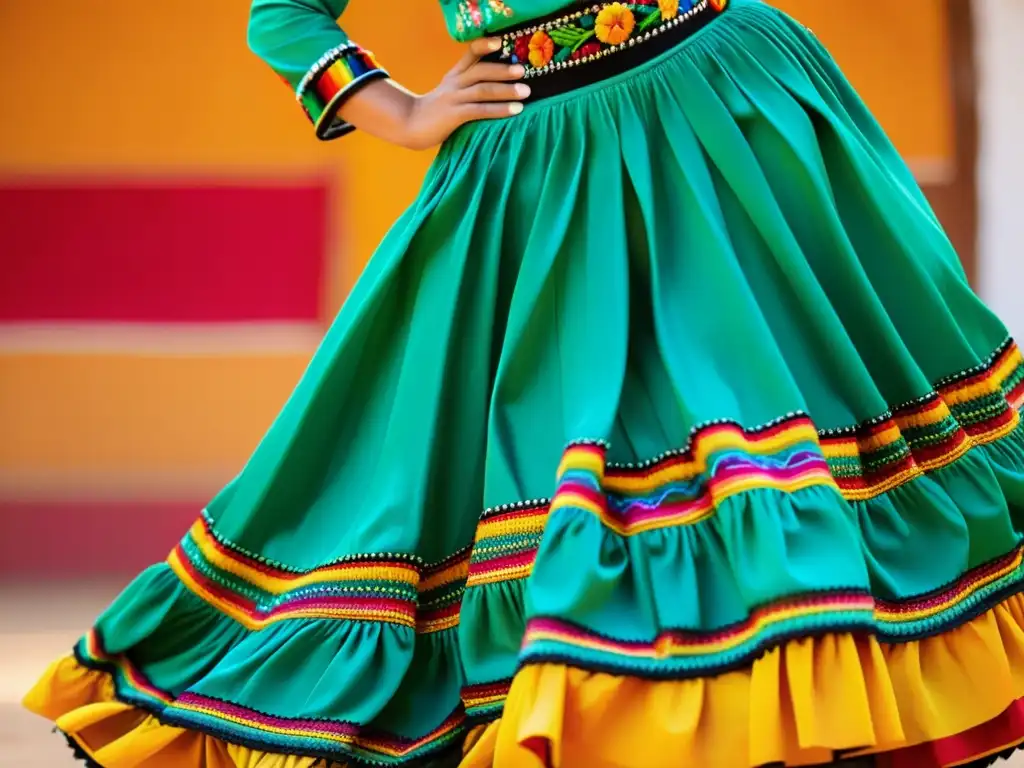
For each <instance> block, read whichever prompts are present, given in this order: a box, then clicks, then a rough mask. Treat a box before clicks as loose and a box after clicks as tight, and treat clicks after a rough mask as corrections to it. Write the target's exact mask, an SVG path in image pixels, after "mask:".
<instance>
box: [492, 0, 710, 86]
mask: <svg viewBox="0 0 1024 768" xmlns="http://www.w3.org/2000/svg"><path fill="white" fill-rule="evenodd" d="M727 4H728V0H637V1H636V2H601V3H595V4H593V5H590V6H587V7H585V8H581V9H579V10H577V11H573V12H572V13H568V14H565V15H562V16H558V17H557V18H554V19H552V20H550V21H545V22H543V23H541V24H536V25H532V26H529V27H525V28H523V29H517V30H515V31H512V32H509V33H506V34H505V35H503V36H502V58H503V59H506V60H508V61H511V62H512V63H514V64H521V65H522V66H523V67H525V68H526V74H525V76H524V77H526V78H531V77H537V76H539V75H545V74H548V73H550V72H555V71H557V70H560V69H565V68H566V67H575V66H577V65H579V64H587V63H590V62H593V61H597V60H598V59H601V58H604V57H605V56H609V55H611V54H613V53H617V52H619V51H622V50H625V49H626V48H632V47H634V46H636V45H640V44H643V43H645V42H647V41H649V40H651V39H652V38H654V37H657V36H658V35H660V34H662V33H664V32H667V31H668V30H670V29H672V28H673V27H676V26H677V25H679V24H685V23H686V22H688V21H690V20H691V19H692V18H693V17H695V16H697V15H698V14H701V13H706V12H714V13H720V12H721V11H723V10H725V7H726V5H727Z"/></svg>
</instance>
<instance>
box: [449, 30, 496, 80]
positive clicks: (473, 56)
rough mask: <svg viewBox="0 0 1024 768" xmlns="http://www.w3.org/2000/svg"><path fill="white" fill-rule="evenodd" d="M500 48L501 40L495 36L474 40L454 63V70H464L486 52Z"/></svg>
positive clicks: (492, 51)
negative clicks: (456, 62)
mask: <svg viewBox="0 0 1024 768" xmlns="http://www.w3.org/2000/svg"><path fill="white" fill-rule="evenodd" d="M500 48H501V40H500V38H497V37H482V38H480V39H479V40H474V41H473V42H471V43H470V44H469V47H468V48H467V49H466V53H465V55H464V56H463V57H462V58H461V59H460V60H459V63H458V64H456V65H455V71H456V72H465V71H466V70H467V69H469V68H470V67H472V66H473V65H474V64H476V63H477V62H478V61H480V59H482V58H483V57H484V56H487V55H488V54H491V53H494V52H495V51H497V50H498V49H500Z"/></svg>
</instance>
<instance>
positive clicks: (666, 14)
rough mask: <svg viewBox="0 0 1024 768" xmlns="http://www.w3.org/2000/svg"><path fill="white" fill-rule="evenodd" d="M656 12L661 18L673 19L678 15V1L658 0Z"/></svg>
mask: <svg viewBox="0 0 1024 768" xmlns="http://www.w3.org/2000/svg"><path fill="white" fill-rule="evenodd" d="M658 10H659V11H661V18H663V19H674V18H675V17H676V16H678V15H679V0H658Z"/></svg>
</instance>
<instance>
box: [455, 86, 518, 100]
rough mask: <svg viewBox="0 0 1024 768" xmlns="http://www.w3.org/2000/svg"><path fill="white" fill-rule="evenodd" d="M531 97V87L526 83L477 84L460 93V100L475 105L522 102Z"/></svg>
mask: <svg viewBox="0 0 1024 768" xmlns="http://www.w3.org/2000/svg"><path fill="white" fill-rule="evenodd" d="M529 95H530V86H528V85H526V84H525V83H516V84H515V85H511V84H509V83H477V84H476V85H471V86H469V87H468V88H463V89H462V90H461V91H459V100H460V101H469V102H474V103H480V102H490V101H520V100H522V99H525V98H526V97H527V96H529Z"/></svg>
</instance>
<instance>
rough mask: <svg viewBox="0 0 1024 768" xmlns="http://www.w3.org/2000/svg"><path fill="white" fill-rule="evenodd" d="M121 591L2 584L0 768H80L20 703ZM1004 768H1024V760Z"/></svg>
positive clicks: (104, 586) (101, 586)
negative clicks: (52, 664) (54, 661)
mask: <svg viewBox="0 0 1024 768" xmlns="http://www.w3.org/2000/svg"><path fill="white" fill-rule="evenodd" d="M121 586H122V585H121V584H118V583H114V582H105V583H77V584H52V585H45V584H29V585H26V584H20V585H19V584H10V583H0V768H76V766H77V767H78V768H80V766H81V763H76V762H75V761H74V760H72V759H71V757H70V756H69V752H68V750H67V747H66V746H65V745H64V743H63V741H62V740H61V739H60V738H59V737H58V736H56V735H55V734H53V733H52V732H51V727H50V724H49V723H48V722H46V721H45V720H43V719H42V718H38V717H35V716H34V715H30V714H29V713H28V712H25V711H24V710H22V709H21V707H20V706H19V704H18V701H19V700H20V699H21V697H22V695H23V694H24V693H25V691H26V690H27V689H28V688H29V687H30V686H31V685H32V684H33V683H34V682H35V680H36V678H37V677H38V676H39V674H40V673H41V672H42V671H43V670H44V669H45V668H46V666H47V664H49V663H50V661H51V660H53V659H55V658H57V657H58V656H61V655H63V654H65V653H67V651H68V650H69V649H70V648H71V646H72V644H73V643H74V642H75V640H77V639H78V636H79V634H80V632H81V631H82V629H83V628H85V627H88V625H89V623H90V621H91V620H92V619H93V618H94V617H95V616H96V614H97V613H99V611H100V610H102V608H103V607H104V605H106V603H107V602H108V601H109V600H110V598H111V597H113V596H114V595H115V594H116V593H117V592H118V590H119V589H120V588H121ZM183 768H187V767H186V766H183ZM1001 768H1024V756H1022V757H1020V758H1017V759H1015V760H1013V761H1011V762H1010V763H1003V764H1001Z"/></svg>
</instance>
